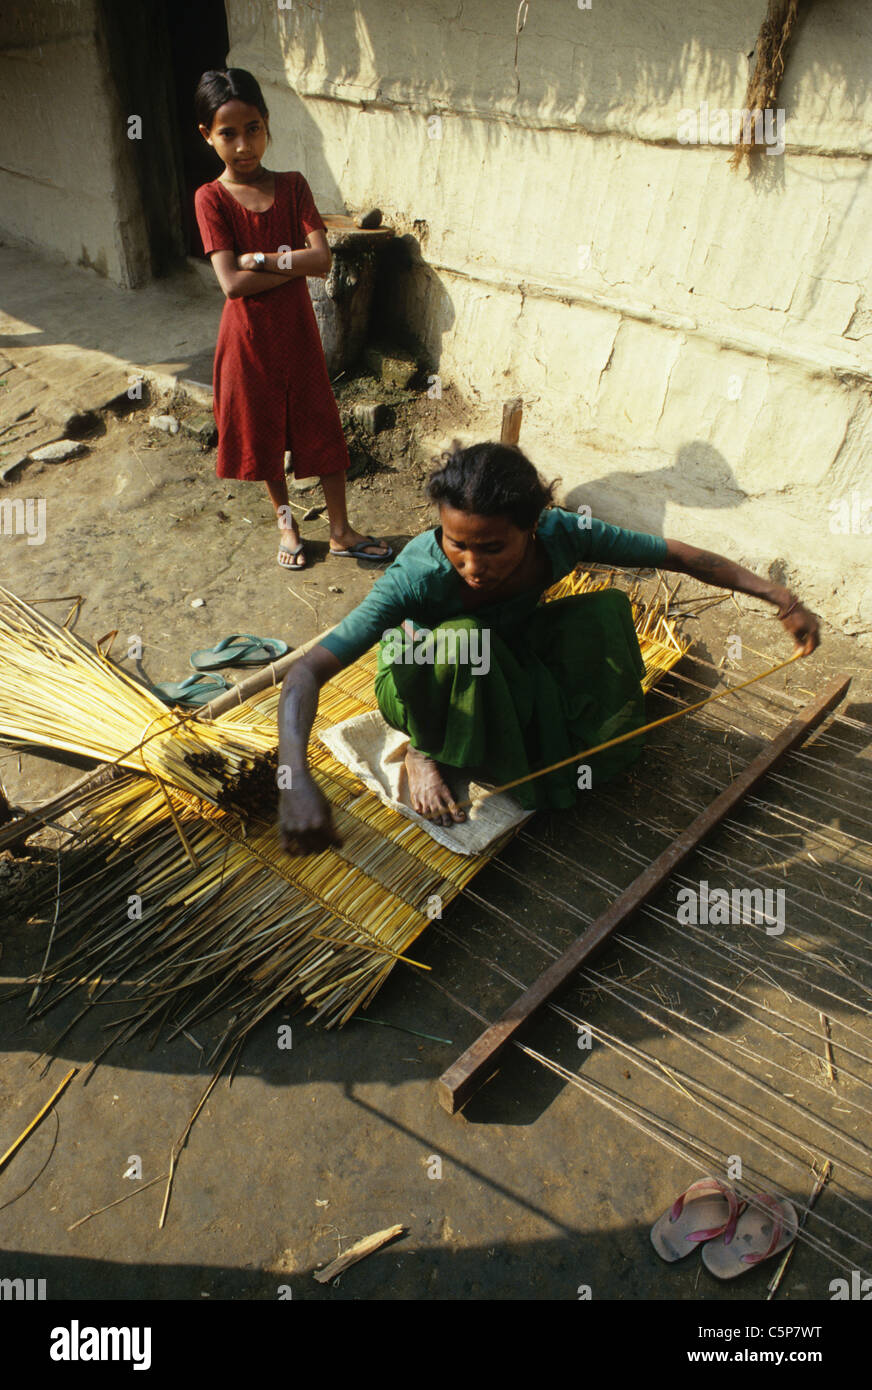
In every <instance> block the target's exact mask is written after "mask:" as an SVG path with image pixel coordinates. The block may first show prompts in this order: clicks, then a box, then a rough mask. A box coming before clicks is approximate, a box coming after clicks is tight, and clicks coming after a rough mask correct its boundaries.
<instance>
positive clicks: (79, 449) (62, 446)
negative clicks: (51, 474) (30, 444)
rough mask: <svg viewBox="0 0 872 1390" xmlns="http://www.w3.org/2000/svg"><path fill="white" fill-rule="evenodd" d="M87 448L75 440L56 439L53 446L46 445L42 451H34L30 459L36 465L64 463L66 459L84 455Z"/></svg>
mask: <svg viewBox="0 0 872 1390" xmlns="http://www.w3.org/2000/svg"><path fill="white" fill-rule="evenodd" d="M86 447H87V446H86V445H84V444H82V443H80V442H78V441H77V440H75V439H56V440H55V442H54V443H53V444H46V445H44V446H43V448H42V449H34V451H33V453H32V454H31V455H30V457H31V458H32V459H33V461H34V463H63V462H64V460H65V459H72V458H75V457H76V455H77V454H83V453H84V452H85V449H86Z"/></svg>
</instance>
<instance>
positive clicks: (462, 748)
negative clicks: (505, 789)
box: [375, 589, 645, 810]
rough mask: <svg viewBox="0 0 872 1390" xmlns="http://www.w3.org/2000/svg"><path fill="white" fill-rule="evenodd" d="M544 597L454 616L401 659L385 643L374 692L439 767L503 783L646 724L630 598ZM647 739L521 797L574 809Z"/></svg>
mask: <svg viewBox="0 0 872 1390" xmlns="http://www.w3.org/2000/svg"><path fill="white" fill-rule="evenodd" d="M538 598H539V595H538V594H536V593H532V594H531V593H525V594H520V595H517V596H516V597H515V598H512V599H509V600H507V601H506V602H505V603H502V604H492V605H490V606H489V608H488V609H487V615H486V619H483V618H482V617H473V616H467V615H464V616H462V617H454V618H449V619H447V620H445V621H444V622H443V623H441V624H439V625H438V626H437V627H436V628H434V629H433V630H432V632H431V633H430V635H429V636H426V635H423V636H422V634H421V633H420V632H419V633H418V635H417V637H416V639H415V642H414V644H412V643H408V644H407V645H406V647H405V651H404V653H403V654H400V653H398V644H397V642H396V641H385V640H383V641H382V642H381V643H380V646H379V663H378V673H377V676H376V682H375V690H376V697H377V699H378V704H379V709H380V710H381V712H382V715H383V716H384V718H385V719H386V721H387V722H388V723H389V724H390V725H391V726H392V727H393V728H395V729H400V730H403V731H404V732H405V733H407V734H408V735H409V738H410V741H411V743H412V746H413V747H414V748H417V749H418V750H419V751H420V752H422V753H425V754H427V755H428V756H430V757H432V758H434V759H435V760H436V761H437V762H439V763H442V764H444V765H445V766H447V767H457V768H464V769H467V770H472V769H476V770H477V771H478V773H479V775H480V776H484V777H486V778H487V779H488V780H490V781H493V782H495V783H496V784H497V785H502V784H503V783H505V782H511V781H513V780H514V779H515V778H517V777H524V776H526V775H527V774H528V773H530V772H535V771H537V770H538V769H539V768H542V767H548V766H550V765H551V764H552V763H555V762H560V761H561V760H562V759H564V758H571V757H572V756H573V755H574V754H576V753H582V752H583V751H584V750H585V749H587V748H592V747H594V746H595V745H596V744H599V743H604V742H605V741H606V740H607V739H610V738H614V737H616V736H617V735H618V734H622V733H626V732H628V731H630V730H631V729H636V728H640V727H641V726H642V725H643V724H644V722H645V709H644V695H643V692H642V687H641V684H640V680H641V677H642V676H643V675H644V671H645V667H644V663H643V661H642V655H641V652H640V651H639V643H638V639H637V637H636V630H635V627H634V625H633V615H632V609H631V607H630V602H629V600H628V598H627V596H626V594H624V593H623V592H622V591H621V590H619V589H605V590H600V591H597V592H594V593H590V594H578V595H575V596H572V597H569V598H563V599H557V600H555V601H553V602H550V603H540V602H538ZM440 633H441V634H442V636H441V637H440ZM464 652H467V653H472V654H474V655H475V656H476V658H477V659H476V660H472V659H469V657H468V656H467V659H465V660H464V659H462V657H463V655H464ZM485 653H486V654H487V660H486V661H485V659H484V655H485ZM398 655H401V659H399V660H398V659H397V657H398ZM459 658H461V659H459ZM643 744H644V736H641V737H640V738H637V739H629V740H628V741H627V742H626V743H623V744H620V745H619V746H618V747H617V748H610V749H607V750H606V751H605V752H603V753H597V754H594V755H593V757H591V758H589V759H579V764H575V763H570V764H569V765H568V766H566V767H563V768H559V769H557V770H556V771H553V772H549V773H547V774H546V775H544V776H542V777H538V778H536V779H535V780H534V781H531V782H525V783H522V784H521V785H520V786H518V787H515V788H514V789H513V793H512V794H513V795H514V796H515V797H517V799H518V801H519V802H520V803H521V805H522V806H523V807H524V808H525V809H528V810H534V809H561V808H566V807H570V806H573V805H574V804H575V802H576V798H577V796H578V793H579V790H580V789H581V788H583V787H586V786H593V787H594V788H596V787H597V786H599V785H600V784H601V783H603V782H605V781H607V780H609V779H610V778H612V777H614V776H616V775H617V774H618V773H620V772H623V771H624V770H625V769H626V768H628V767H629V766H631V765H632V764H633V763H634V762H635V761H636V759H637V758H638V757H639V754H640V753H641V751H642V746H643ZM584 766H586V767H587V768H588V769H589V772H585V771H583V767H584Z"/></svg>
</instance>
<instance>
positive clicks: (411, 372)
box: [363, 346, 418, 391]
mask: <svg viewBox="0 0 872 1390" xmlns="http://www.w3.org/2000/svg"><path fill="white" fill-rule="evenodd" d="M363 361H364V365H365V366H366V369H367V371H368V372H371V373H372V375H373V376H374V377H378V379H379V381H382V382H384V384H385V386H395V387H397V388H399V390H401V391H405V390H407V389H408V387H410V386H411V384H412V382H413V381H414V380H415V377H416V376H417V375H418V364H417V362H416V361H415V359H414V358H413V357H409V356H408V355H407V354H405V353H402V354H401V353H398V352H396V351H393V352H385V351H383V350H382V349H381V348H378V347H374V346H370V347H368V348H367V349H366V351H365V352H364V354H363Z"/></svg>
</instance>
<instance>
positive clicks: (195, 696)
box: [152, 675, 231, 705]
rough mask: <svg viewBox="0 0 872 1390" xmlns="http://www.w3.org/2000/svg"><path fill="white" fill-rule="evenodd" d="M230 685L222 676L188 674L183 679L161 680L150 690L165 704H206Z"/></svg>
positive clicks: (228, 688)
mask: <svg viewBox="0 0 872 1390" xmlns="http://www.w3.org/2000/svg"><path fill="white" fill-rule="evenodd" d="M230 689H231V685H230V682H229V681H226V680H225V679H224V677H223V676H207V675H201V676H188V678H187V680H183V681H161V682H160V683H159V684H158V685H153V686H152V691H153V692H154V694H155V695H156V696H157V698H158V699H159V700H163V702H164V704H165V705H208V704H209V702H210V700H214V699H215V698H216V697H217V696H218V695H223V693H224V691H225V690H230Z"/></svg>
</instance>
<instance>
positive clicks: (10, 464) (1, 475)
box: [0, 454, 30, 483]
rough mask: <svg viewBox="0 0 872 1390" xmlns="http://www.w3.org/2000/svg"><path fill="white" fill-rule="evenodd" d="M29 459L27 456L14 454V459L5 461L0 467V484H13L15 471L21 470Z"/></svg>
mask: <svg viewBox="0 0 872 1390" xmlns="http://www.w3.org/2000/svg"><path fill="white" fill-rule="evenodd" d="M29 459H30V455H29V454H16V455H15V456H14V458H11V459H7V460H6V462H5V463H4V464H2V465H0V483H6V482H14V481H15V480H14V478H13V477H12V475H13V473H14V472H15V471H16V469H18V468H23V467H24V465H25V464H26V463H27V462H28V461H29Z"/></svg>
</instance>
